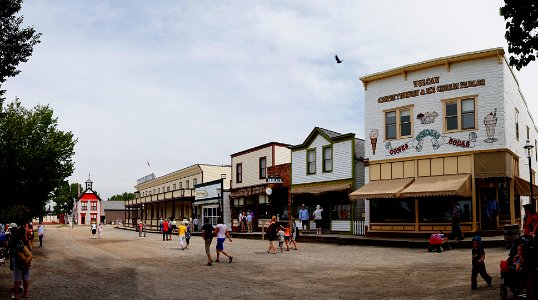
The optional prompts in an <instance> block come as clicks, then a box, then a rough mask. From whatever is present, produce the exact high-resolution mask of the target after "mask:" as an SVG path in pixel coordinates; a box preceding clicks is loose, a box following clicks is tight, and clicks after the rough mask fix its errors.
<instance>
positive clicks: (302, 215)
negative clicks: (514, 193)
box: [299, 208, 310, 221]
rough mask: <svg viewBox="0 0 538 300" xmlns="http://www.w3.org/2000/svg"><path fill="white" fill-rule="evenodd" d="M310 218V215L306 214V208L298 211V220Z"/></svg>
mask: <svg viewBox="0 0 538 300" xmlns="http://www.w3.org/2000/svg"><path fill="white" fill-rule="evenodd" d="M309 218H310V214H309V213H308V210H307V209H306V208H302V209H301V210H300V211H299V219H301V220H303V221H306V220H308V219H309Z"/></svg>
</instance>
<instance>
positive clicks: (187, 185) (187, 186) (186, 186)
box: [185, 180, 189, 189]
mask: <svg viewBox="0 0 538 300" xmlns="http://www.w3.org/2000/svg"><path fill="white" fill-rule="evenodd" d="M185 188H187V189H188V188H189V181H188V180H187V181H186V182H185Z"/></svg>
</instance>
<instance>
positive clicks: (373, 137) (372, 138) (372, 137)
mask: <svg viewBox="0 0 538 300" xmlns="http://www.w3.org/2000/svg"><path fill="white" fill-rule="evenodd" d="M378 137H379V131H377V129H372V131H370V142H371V143H372V151H373V153H374V155H375V149H376V147H377V138H378Z"/></svg>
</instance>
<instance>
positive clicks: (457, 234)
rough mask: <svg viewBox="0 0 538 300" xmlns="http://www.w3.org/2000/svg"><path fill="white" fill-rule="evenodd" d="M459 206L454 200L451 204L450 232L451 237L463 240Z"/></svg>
mask: <svg viewBox="0 0 538 300" xmlns="http://www.w3.org/2000/svg"><path fill="white" fill-rule="evenodd" d="M460 218H461V208H460V205H459V203H458V202H454V204H453V206H452V233H451V239H452V240H455V239H458V240H463V232H461V224H460Z"/></svg>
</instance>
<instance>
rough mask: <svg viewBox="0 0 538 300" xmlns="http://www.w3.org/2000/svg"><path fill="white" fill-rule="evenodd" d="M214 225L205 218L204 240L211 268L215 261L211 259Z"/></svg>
mask: <svg viewBox="0 0 538 300" xmlns="http://www.w3.org/2000/svg"><path fill="white" fill-rule="evenodd" d="M213 232H214V229H213V225H211V224H210V223H209V218H204V225H203V226H202V238H203V239H204V244H205V254H206V255H207V265H208V266H211V264H212V263H213V260H212V259H211V248H210V247H211V242H212V241H213Z"/></svg>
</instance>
